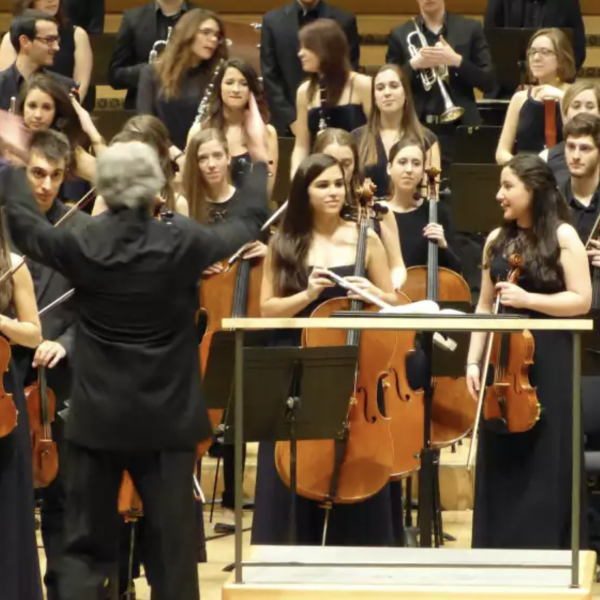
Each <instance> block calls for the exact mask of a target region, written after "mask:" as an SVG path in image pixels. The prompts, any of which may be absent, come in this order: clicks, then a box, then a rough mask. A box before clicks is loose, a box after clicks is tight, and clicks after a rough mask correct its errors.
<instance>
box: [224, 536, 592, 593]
mask: <svg viewBox="0 0 600 600" xmlns="http://www.w3.org/2000/svg"><path fill="white" fill-rule="evenodd" d="M246 554H247V556H246V557H245V560H246V561H247V562H246V563H245V564H246V565H247V566H244V568H243V573H242V575H243V583H242V584H238V585H236V584H235V583H234V578H233V576H232V577H231V578H230V580H229V581H228V582H227V583H226V584H225V587H224V588H223V596H222V598H223V600H275V599H277V600H304V599H305V598H306V599H310V600H370V599H373V600H376V599H377V600H379V599H381V600H384V599H385V600H392V599H394V600H398V599H402V598H405V599H406V598H411V599H419V600H425V599H426V600H448V599H453V600H458V599H460V600H466V599H475V598H481V599H486V600H500V599H501V598H509V599H510V598H526V599H528V600H534V599H535V600H549V599H552V600H557V599H562V598H564V599H570V600H575V599H584V598H591V597H592V585H593V582H594V577H595V567H596V554H595V553H594V552H582V553H581V554H580V559H581V561H580V568H579V584H580V587H579V588H571V587H570V584H571V570H570V565H571V553H570V552H567V551H537V550H534V551H532V550H446V549H442V550H439V549H438V550H426V549H424V548H415V549H410V548H371V549H369V552H365V549H364V548H328V547H325V548H318V547H310V548H308V547H282V546H254V547H252V548H250V550H249V551H247V552H246ZM253 562H254V563H260V565H257V566H252V563H253ZM274 563H275V564H278V565H279V566H276V565H275V564H274ZM282 563H287V564H282Z"/></svg>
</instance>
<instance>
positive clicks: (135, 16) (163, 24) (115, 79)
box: [108, 0, 199, 110]
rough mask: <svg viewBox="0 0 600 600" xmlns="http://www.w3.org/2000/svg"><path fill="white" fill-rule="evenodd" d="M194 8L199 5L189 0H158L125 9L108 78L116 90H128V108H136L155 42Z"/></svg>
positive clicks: (166, 34)
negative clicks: (140, 87)
mask: <svg viewBox="0 0 600 600" xmlns="http://www.w3.org/2000/svg"><path fill="white" fill-rule="evenodd" d="M192 8H199V7H198V6H196V5H194V4H192V3H191V2H187V1H186V0H155V1H154V2H151V3H149V4H145V5H144V6H140V7H138V8H133V9H131V10H126V11H125V12H124V13H123V20H122V21H121V27H120V29H119V32H118V33H117V40H116V42H115V49H114V52H113V55H112V58H111V59H110V65H109V68H108V81H109V82H110V85H111V86H112V87H113V88H114V89H115V90H127V96H126V97H125V108H126V109H130V110H133V109H135V103H136V98H137V88H138V84H139V81H140V75H141V73H142V69H143V67H144V66H145V65H146V64H148V59H149V57H150V52H151V50H152V47H153V46H154V43H155V42H157V41H159V40H166V39H167V36H168V31H169V27H175V25H176V24H177V21H179V19H180V18H181V17H182V15H184V14H185V13H186V12H187V11H188V10H191V9H192Z"/></svg>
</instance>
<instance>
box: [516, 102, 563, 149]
mask: <svg viewBox="0 0 600 600" xmlns="http://www.w3.org/2000/svg"><path fill="white" fill-rule="evenodd" d="M545 123H546V117H545V107H544V103H543V102H540V101H539V100H535V99H534V98H532V96H531V91H529V92H528V93H527V100H525V104H523V106H522V107H521V112H520V113H519V121H518V124H517V138H516V140H515V145H514V148H513V154H522V153H533V154H539V153H540V152H541V151H542V150H543V149H544V148H545V147H546V135H545ZM562 129H563V122H562V114H561V112H560V104H559V103H558V102H557V103H556V133H557V142H562Z"/></svg>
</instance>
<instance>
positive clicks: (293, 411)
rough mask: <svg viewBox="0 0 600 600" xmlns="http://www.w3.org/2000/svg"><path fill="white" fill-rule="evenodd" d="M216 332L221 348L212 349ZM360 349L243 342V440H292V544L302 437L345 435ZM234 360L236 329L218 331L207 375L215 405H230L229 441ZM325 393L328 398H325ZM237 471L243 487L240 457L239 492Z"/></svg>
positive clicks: (336, 437)
mask: <svg viewBox="0 0 600 600" xmlns="http://www.w3.org/2000/svg"><path fill="white" fill-rule="evenodd" d="M252 333H262V332H252ZM267 333H268V332H267ZM217 335H218V336H219V337H218V340H217V345H216V346H215V350H216V352H214V353H213V344H214V343H215V337H217ZM249 337H250V338H252V337H253V336H252V335H251V336H249ZM251 341H255V340H251ZM358 351H359V349H358V347H357V346H327V347H321V348H300V347H297V346H294V347H271V348H255V347H251V348H248V347H245V348H244V370H243V381H244V384H243V393H244V398H245V399H246V406H244V410H243V415H242V429H243V438H242V440H241V441H242V442H244V443H245V442H265V441H270V442H272V441H275V442H278V441H289V442H290V523H289V543H290V544H291V545H295V544H296V512H297V510H296V507H297V493H296V489H297V485H296V471H297V442H298V441H302V440H340V441H341V440H343V438H344V435H345V430H344V422H345V420H346V416H347V413H348V406H349V401H350V398H351V396H352V391H353V386H354V375H355V372H356V365H357V363H358ZM211 359H212V361H211ZM234 360H235V333H234V332H232V331H220V332H218V333H217V334H215V336H213V342H212V344H211V352H210V355H209V359H208V364H207V369H206V377H205V379H207V380H208V383H209V386H208V387H207V388H206V393H207V399H208V405H209V406H210V407H211V408H228V410H227V414H226V417H225V433H224V437H225V443H233V442H234V441H235V440H234V437H235V426H234V423H235V422H236V411H235V403H234V402H230V401H229V400H230V398H232V392H233V391H234V385H233V382H234V380H233V371H234ZM228 375H231V376H228ZM265 382H268V385H265ZM324 398H326V399H327V401H326V402H323V399H324ZM236 447H237V446H236ZM238 475H239V477H240V482H239V487H240V489H241V472H240V473H239V474H238V472H237V463H236V489H235V493H236V495H237V494H238V481H237V478H238Z"/></svg>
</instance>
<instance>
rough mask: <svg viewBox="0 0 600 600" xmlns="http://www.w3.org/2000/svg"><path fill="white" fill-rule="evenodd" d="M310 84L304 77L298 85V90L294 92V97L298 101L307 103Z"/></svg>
mask: <svg viewBox="0 0 600 600" xmlns="http://www.w3.org/2000/svg"><path fill="white" fill-rule="evenodd" d="M309 85H310V81H309V80H308V79H305V80H304V81H303V82H302V83H301V84H300V86H299V87H298V91H297V92H296V98H297V100H298V102H300V101H302V102H303V103H304V104H307V103H308V98H307V95H308V86H309Z"/></svg>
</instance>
